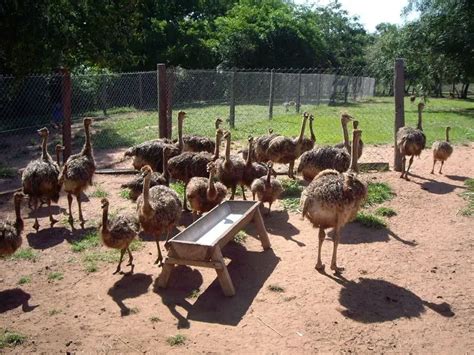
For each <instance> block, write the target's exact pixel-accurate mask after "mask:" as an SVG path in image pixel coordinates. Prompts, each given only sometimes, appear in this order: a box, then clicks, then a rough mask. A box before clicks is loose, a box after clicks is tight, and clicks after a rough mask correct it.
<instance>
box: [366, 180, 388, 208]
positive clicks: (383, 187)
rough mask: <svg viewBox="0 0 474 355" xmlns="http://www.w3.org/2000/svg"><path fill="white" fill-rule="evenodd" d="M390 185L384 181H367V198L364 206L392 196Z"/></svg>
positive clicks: (386, 199)
mask: <svg viewBox="0 0 474 355" xmlns="http://www.w3.org/2000/svg"><path fill="white" fill-rule="evenodd" d="M394 195H395V194H394V193H393V191H392V189H391V187H390V186H389V185H388V184H386V183H384V182H369V184H368V185H367V199H366V201H365V203H364V206H372V205H376V204H380V203H382V202H385V201H388V200H390V199H392V198H393V196H394Z"/></svg>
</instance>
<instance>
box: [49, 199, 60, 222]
mask: <svg viewBox="0 0 474 355" xmlns="http://www.w3.org/2000/svg"><path fill="white" fill-rule="evenodd" d="M48 211H49V221H50V222H51V228H52V227H53V226H54V224H55V223H57V222H58V220H56V219H54V218H53V211H51V200H50V199H48Z"/></svg>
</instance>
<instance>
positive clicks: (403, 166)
mask: <svg viewBox="0 0 474 355" xmlns="http://www.w3.org/2000/svg"><path fill="white" fill-rule="evenodd" d="M406 162H407V158H406V157H405V156H403V157H402V174H401V175H400V179H403V177H404V175H405V164H406Z"/></svg>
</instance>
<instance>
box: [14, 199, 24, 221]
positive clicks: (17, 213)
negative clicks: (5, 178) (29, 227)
mask: <svg viewBox="0 0 474 355" xmlns="http://www.w3.org/2000/svg"><path fill="white" fill-rule="evenodd" d="M15 217H16V225H17V226H22V225H23V219H22V218H21V203H20V201H15Z"/></svg>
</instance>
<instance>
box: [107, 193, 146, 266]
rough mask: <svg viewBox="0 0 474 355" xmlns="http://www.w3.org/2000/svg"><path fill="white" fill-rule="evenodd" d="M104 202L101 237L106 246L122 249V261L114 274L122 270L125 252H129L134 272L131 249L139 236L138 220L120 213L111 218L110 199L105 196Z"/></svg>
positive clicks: (129, 260) (130, 263)
mask: <svg viewBox="0 0 474 355" xmlns="http://www.w3.org/2000/svg"><path fill="white" fill-rule="evenodd" d="M100 202H101V204H102V227H101V229H100V237H101V238H102V242H103V243H104V245H105V246H106V247H109V248H113V249H120V261H119V263H118V265H117V269H116V270H115V272H114V274H117V273H119V272H120V266H121V265H122V259H123V255H124V254H125V252H126V251H127V252H128V264H127V266H128V265H130V266H131V267H132V270H131V272H132V273H133V267H134V266H133V264H132V261H133V256H132V253H131V251H130V243H131V242H132V241H133V239H134V238H135V237H136V236H137V233H138V222H137V220H136V219H133V218H132V217H129V216H124V215H120V216H117V217H116V218H114V219H112V220H109V200H107V199H106V198H103V199H102V200H101V201H100Z"/></svg>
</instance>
